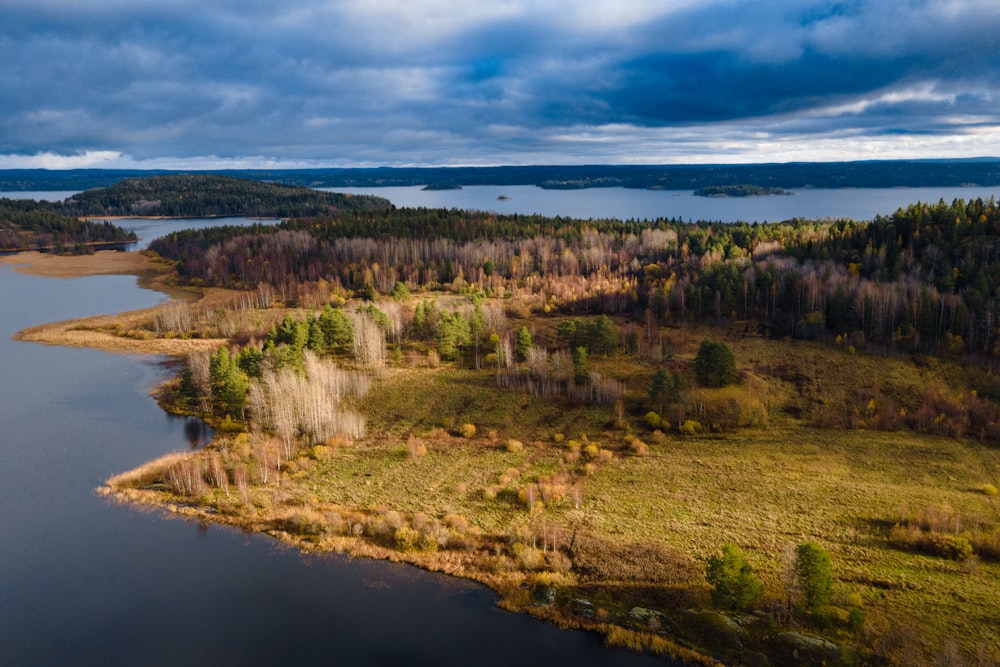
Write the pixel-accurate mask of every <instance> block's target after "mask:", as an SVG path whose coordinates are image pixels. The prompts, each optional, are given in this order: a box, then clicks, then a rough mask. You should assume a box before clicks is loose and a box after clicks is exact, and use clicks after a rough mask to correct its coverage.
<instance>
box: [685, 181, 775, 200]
mask: <svg viewBox="0 0 1000 667" xmlns="http://www.w3.org/2000/svg"><path fill="white" fill-rule="evenodd" d="M694 194H695V196H696V197H772V196H775V195H789V194H791V193H790V192H788V191H787V190H785V189H783V188H774V187H766V186H763V185H750V184H748V183H736V184H733V185H707V186H705V187H703V188H698V189H697V190H695V191H694Z"/></svg>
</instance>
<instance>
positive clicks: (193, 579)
mask: <svg viewBox="0 0 1000 667" xmlns="http://www.w3.org/2000/svg"><path fill="white" fill-rule="evenodd" d="M161 298H162V297H161V295H158V294H156V293H154V292H150V291H146V290H141V289H139V288H138V287H137V286H136V285H135V279H134V278H132V277H128V276H101V277H91V278H81V279H75V280H57V279H50V278H39V277H32V276H23V275H20V274H17V273H14V272H13V271H11V270H10V269H9V268H7V267H0V665H5V666H11V665H171V666H175V665H213V666H218V665H277V664H289V665H321V664H322V665H509V664H518V663H519V664H552V665H562V664H568V665H643V664H654V663H655V664H663V663H662V661H658V660H654V659H652V658H649V657H646V656H639V655H635V654H631V653H627V652H624V651H618V650H610V649H607V648H605V647H603V645H602V643H601V641H600V639H598V638H597V637H596V636H594V635H591V634H587V633H581V632H567V631H561V630H559V629H557V628H556V627H554V626H552V625H549V624H547V623H543V622H540V621H536V620H533V619H531V618H528V617H527V616H524V615H515V614H508V613H506V612H503V611H501V610H499V609H498V608H497V607H496V606H495V604H494V602H495V598H494V596H493V595H492V593H490V592H489V591H487V590H486V589H484V588H482V587H481V586H478V585H475V584H472V583H469V582H465V581H462V580H457V579H452V578H448V577H443V576H438V575H432V574H429V573H425V572H422V571H420V570H416V569H414V568H411V567H407V566H400V565H394V564H389V563H383V562H376V561H367V560H354V561H351V560H347V559H345V558H342V557H323V558H315V557H314V558H309V557H304V556H302V555H300V554H299V553H297V552H294V551H292V550H289V549H285V548H281V547H279V546H277V545H276V544H275V543H274V542H273V541H271V540H269V539H268V538H264V537H260V536H251V535H244V534H241V533H240V532H238V531H235V530H231V529H226V528H220V527H216V526H208V527H206V526H199V525H197V524H196V523H192V522H185V521H182V520H176V519H169V518H167V517H166V516H165V515H164V514H163V513H161V512H153V511H141V510H137V509H134V508H130V507H125V506H119V505H115V504H112V503H109V502H108V501H106V500H105V499H103V498H101V497H99V496H97V495H96V494H95V493H94V492H93V489H94V488H95V487H96V486H98V485H99V484H101V482H102V481H103V480H104V479H106V478H107V477H108V476H110V475H111V474H113V473H116V472H120V471H123V470H127V469H129V468H132V467H134V466H137V465H139V464H141V463H143V462H145V461H147V460H150V459H152V458H154V457H156V456H159V455H161V454H163V453H166V452H169V451H174V450H178V449H185V448H188V447H190V446H191V443H190V438H191V437H192V436H193V435H196V434H197V433H196V432H197V430H198V429H197V424H195V425H194V429H192V424H190V423H189V422H187V421H186V420H183V419H176V418H170V417H168V416H166V415H165V414H164V413H163V412H162V411H161V410H160V409H159V408H158V407H157V406H156V403H155V402H154V401H153V400H152V399H151V398H150V397H149V396H148V391H149V390H150V389H151V388H152V386H153V385H154V384H155V383H156V382H157V381H158V380H159V379H161V378H162V377H163V375H164V373H165V372H166V371H165V369H164V368H163V367H162V365H161V362H162V360H161V359H159V358H155V357H150V358H142V357H133V356H123V355H113V354H108V353H105V352H100V351H94V350H79V349H67V348H59V347H47V346H43V345H37V344H32V343H22V342H16V341H12V340H11V339H10V337H11V335H12V334H14V333H15V332H16V331H17V330H19V329H22V328H24V327H27V326H31V325H34V324H40V323H43V322H48V321H53V320H62V319H68V318H74V317H80V316H84V315H92V314H98V313H114V312H119V311H123V310H130V309H134V308H140V307H146V306H150V305H153V304H154V303H156V302H158V301H159V300H160V299H161Z"/></svg>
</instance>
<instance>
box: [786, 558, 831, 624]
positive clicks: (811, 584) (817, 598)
mask: <svg viewBox="0 0 1000 667" xmlns="http://www.w3.org/2000/svg"><path fill="white" fill-rule="evenodd" d="M795 576H796V579H797V581H798V586H799V590H801V591H802V595H803V597H804V598H805V599H804V602H805V606H806V609H807V610H808V611H810V612H817V611H819V610H820V609H821V608H822V607H824V606H826V605H828V604H829V603H830V599H831V598H832V597H833V571H832V568H831V566H830V554H828V553H827V552H826V550H825V549H823V547H821V546H819V545H818V544H816V543H814V542H805V543H803V544H800V545H799V546H798V548H797V549H796V550H795Z"/></svg>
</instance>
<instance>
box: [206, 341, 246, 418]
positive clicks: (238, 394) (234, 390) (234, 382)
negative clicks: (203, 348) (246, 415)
mask: <svg viewBox="0 0 1000 667" xmlns="http://www.w3.org/2000/svg"><path fill="white" fill-rule="evenodd" d="M208 369H209V382H210V385H211V388H212V400H213V402H214V403H215V406H216V408H217V409H218V410H219V411H220V412H221V413H223V414H226V415H229V416H232V417H238V418H240V419H242V418H243V411H244V410H245V408H246V402H247V389H248V388H249V385H250V381H249V379H248V378H247V375H246V373H244V372H243V371H242V370H240V367H239V366H237V365H236V361H235V360H234V359H233V358H232V356H231V355H230V354H229V350H227V349H226V348H225V347H220V348H219V349H218V350H217V351H216V352H215V354H213V355H212V358H211V359H210V360H209V366H208Z"/></svg>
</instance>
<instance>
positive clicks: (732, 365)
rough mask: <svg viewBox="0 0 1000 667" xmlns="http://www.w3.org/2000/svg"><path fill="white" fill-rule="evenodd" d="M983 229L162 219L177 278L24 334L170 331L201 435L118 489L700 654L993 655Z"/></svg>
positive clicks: (944, 224)
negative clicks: (129, 299)
mask: <svg viewBox="0 0 1000 667" xmlns="http://www.w3.org/2000/svg"><path fill="white" fill-rule="evenodd" d="M998 232H1000V206H998V205H997V204H995V203H994V202H983V201H972V202H966V201H956V202H952V203H950V204H948V203H944V202H940V203H938V204H922V203H917V204H914V205H912V206H911V207H909V208H907V209H902V210H900V211H897V212H895V213H894V214H892V215H890V216H888V217H884V218H878V219H876V220H873V221H868V222H856V221H836V222H828V221H824V222H808V221H801V220H797V221H794V222H790V223H780V224H769V225H744V224H734V225H719V224H710V223H693V224H685V223H679V222H669V221H658V222H655V223H622V222H619V221H587V222H581V221H571V220H567V219H564V218H558V219H550V218H544V217H541V216H501V215H497V214H492V213H483V212H470V211H455V210H447V211H446V210H420V211H411V210H406V209H394V208H391V207H387V208H386V207H383V208H378V209H367V208H358V209H354V210H343V209H339V208H338V210H336V211H331V212H327V213H322V214H316V215H312V216H307V217H301V218H296V217H293V218H290V219H288V220H286V221H284V222H282V223H280V224H277V225H272V226H263V225H261V226H257V227H252V228H220V229H214V230H193V231H187V232H177V233H175V234H171V235H170V236H169V237H166V238H163V239H160V240H159V241H157V242H154V243H153V244H152V246H151V250H150V253H149V255H148V259H146V260H142V262H143V263H144V266H145V268H146V269H149V270H153V271H155V272H156V273H157V275H158V278H157V280H159V281H160V284H161V285H164V286H169V287H170V289H171V290H174V292H173V293H174V294H176V295H177V296H178V297H180V296H182V295H190V297H189V298H177V299H175V300H173V301H171V302H169V303H168V304H165V305H163V306H161V307H159V308H157V309H154V310H150V311H143V312H141V313H135V314H126V315H123V316H120V317H119V318H105V319H99V320H92V321H83V322H78V323H75V324H73V325H72V326H69V327H67V326H66V325H58V326H52V327H40V328H36V329H34V330H32V331H29V332H23V333H22V336H23V337H25V338H27V339H31V340H38V341H43V342H44V341H49V342H54V343H60V344H83V345H89V344H97V345H100V346H101V347H105V348H111V347H116V346H117V347H120V349H122V350H128V351H136V350H140V349H148V350H155V351H164V350H166V349H168V348H172V350H173V351H172V353H173V354H177V355H178V357H179V360H180V366H179V368H180V373H179V375H178V376H177V377H176V378H175V379H174V380H172V381H170V382H167V383H166V384H165V385H164V386H163V387H161V388H160V390H159V392H158V397H159V399H160V401H161V402H162V404H163V405H164V406H165V408H167V409H169V410H172V411H178V412H184V413H187V414H195V415H199V416H202V417H203V418H205V419H206V420H208V421H209V422H210V423H212V424H213V425H214V426H215V427H216V437H215V439H214V441H213V442H212V443H211V444H210V445H209V446H208V447H206V448H205V449H204V450H201V451H198V452H194V453H190V452H187V453H179V454H174V455H170V456H167V457H164V458H163V459H160V460H157V461H153V462H150V463H149V464H147V465H146V466H143V467H141V468H139V469H137V470H134V471H129V472H125V473H122V474H120V475H116V476H115V477H112V478H111V479H109V480H108V482H107V484H106V485H105V486H104V487H103V489H102V491H103V492H104V493H107V494H109V495H110V496H112V497H115V498H118V499H120V500H123V501H127V502H138V503H150V504H154V505H157V506H162V507H167V508H169V509H170V510H171V511H173V512H176V513H178V514H182V515H184V516H190V517H192V518H196V519H198V520H205V521H218V522H223V523H229V524H232V525H237V526H241V527H244V528H246V529H249V530H254V531H260V532H266V533H269V534H271V535H273V536H275V537H276V538H278V539H281V540H285V541H288V542H290V543H293V544H295V545H297V546H299V547H300V548H302V549H306V550H336V551H345V552H348V553H351V554H355V555H363V556H371V557H376V558H388V559H392V560H399V561H404V562H409V563H413V564H415V565H418V566H421V567H426V568H429V569H434V570H438V571H442V572H447V573H450V574H455V575H457V576H464V577H469V578H472V579H476V580H478V581H481V582H483V583H485V584H487V585H488V586H490V587H492V588H493V589H494V590H496V591H497V592H498V594H499V595H500V596H501V604H502V605H503V606H504V607H505V608H508V609H512V610H520V611H526V612H528V613H531V614H534V615H536V616H538V617H541V618H545V619H549V620H552V621H555V622H558V623H561V624H564V625H567V626H574V627H583V628H589V629H593V630H596V631H599V632H601V633H603V634H604V635H605V636H606V637H607V638H608V641H609V642H610V643H613V644H618V645H627V646H631V647H633V648H636V649H640V650H647V651H652V652H656V653H663V654H668V655H671V656H674V657H675V658H677V659H680V660H683V661H686V662H689V663H692V664H715V662H716V661H721V662H725V663H730V662H734V661H744V660H747V659H750V657H754V659H758V660H767V661H768V662H769V663H770V664H787V663H788V662H789V661H790V660H792V659H793V657H792V656H795V657H794V659H795V660H797V661H798V662H800V663H803V664H856V663H862V662H863V663H869V662H886V663H890V664H892V663H897V664H898V663H902V662H909V663H910V664H919V663H920V662H925V663H927V664H930V663H931V662H933V660H934V659H935V656H937V655H938V652H939V651H940V650H941V647H942V646H947V647H952V648H950V649H949V650H953V651H956V652H958V653H959V654H966V655H969V656H975V655H981V656H984V657H986V658H989V657H990V656H994V657H995V655H996V654H997V653H998V652H1000V634H998V632H997V628H1000V616H998V610H997V607H996V605H995V604H994V595H995V590H996V582H997V581H998V576H1000V516H998V514H997V503H996V498H997V485H998V484H1000V450H998V449H997V442H1000V408H998V404H997V401H998V399H1000V386H998V384H997V382H996V380H995V377H994V375H993V373H992V372H991V369H995V367H996V359H995V357H994V350H995V344H996V340H995V337H996V332H995V331H993V330H992V329H986V328H983V327H981V326H979V325H978V324H977V323H978V322H979V318H980V316H981V314H982V313H983V312H984V311H983V308H984V304H985V303H987V302H988V301H989V299H990V298H991V297H990V295H992V294H993V293H994V292H995V290H996V289H997V287H1000V285H997V284H994V283H995V282H996V280H997V278H996V276H998V275H1000V272H997V271H995V268H996V267H995V265H994V260H993V254H992V253H987V252H980V250H982V249H984V248H986V247H987V246H989V244H990V243H992V241H991V239H992V238H994V237H995V236H996V234H997V233H998ZM960 249H962V251H961V252H959V250H960ZM110 257H111V255H106V254H99V255H97V256H95V258H94V260H93V261H95V262H102V261H105V260H106V259H107V258H110ZM958 257H960V258H962V259H961V263H960V265H959V264H953V262H954V261H957V260H955V259H954V258H958ZM36 259H37V258H36ZM55 260H57V261H62V260H61V258H55ZM5 261H18V260H17V258H16V257H15V258H13V259H7V260H5ZM22 261H23V260H22ZM36 266H40V265H36ZM89 270H96V269H94V268H93V267H91V269H89ZM206 290H209V291H207V292H206ZM199 295H204V296H202V298H203V299H206V300H209V301H204V302H199V301H191V300H190V299H191V298H197V297H198V296H199ZM88 337H89V338H88ZM96 341H99V342H96ZM762 664H767V663H762Z"/></svg>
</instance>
